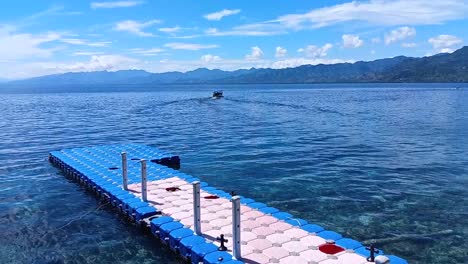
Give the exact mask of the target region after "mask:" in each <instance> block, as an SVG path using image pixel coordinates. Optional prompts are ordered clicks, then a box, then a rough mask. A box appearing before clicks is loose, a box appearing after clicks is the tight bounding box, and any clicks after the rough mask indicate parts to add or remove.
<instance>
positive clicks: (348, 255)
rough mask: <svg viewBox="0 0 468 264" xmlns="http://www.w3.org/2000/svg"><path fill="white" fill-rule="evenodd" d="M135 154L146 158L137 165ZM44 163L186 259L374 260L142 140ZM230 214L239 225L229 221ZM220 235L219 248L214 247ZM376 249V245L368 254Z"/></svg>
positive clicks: (54, 155) (348, 263) (325, 263)
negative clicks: (216, 183)
mask: <svg viewBox="0 0 468 264" xmlns="http://www.w3.org/2000/svg"><path fill="white" fill-rule="evenodd" d="M122 152H125V153H126V155H125V156H126V162H125V161H124V162H122V155H121V153H122ZM141 160H146V162H145V161H143V163H144V168H143V166H142V162H141ZM50 161H51V162H52V163H53V164H54V165H56V166H58V167H59V168H61V169H62V170H63V171H64V172H65V173H66V174H67V175H69V176H71V177H73V178H74V179H76V180H77V181H78V182H79V183H81V184H82V185H84V186H86V187H88V188H89V189H91V190H92V191H93V192H94V193H95V194H96V195H97V196H99V197H101V198H103V199H106V200H108V201H109V202H110V204H112V205H113V206H114V207H116V208H118V209H119V211H120V212H122V213H123V215H126V216H128V217H129V218H130V219H132V221H135V222H136V223H138V224H141V225H143V226H147V227H148V228H149V229H150V230H151V233H152V234H153V235H154V236H155V237H157V238H159V239H160V240H161V241H162V242H163V243H164V244H167V245H168V246H169V247H170V248H171V249H172V250H174V251H175V252H177V253H178V254H179V255H180V256H181V257H182V258H184V259H187V260H190V262H191V263H195V264H198V263H200V262H202V263H206V264H209V263H228V264H237V263H259V264H260V263H286V264H303V263H304V264H315V263H320V264H335V263H340V264H367V263H369V264H371V263H374V262H370V261H368V260H367V258H368V257H369V254H370V251H369V250H368V249H366V247H365V246H364V245H362V244H361V243H360V242H358V241H356V240H353V239H350V238H344V237H342V235H340V234H338V233H336V232H333V231H330V230H325V229H324V228H323V227H321V226H319V225H315V224H311V223H308V222H307V221H305V220H303V219H300V218H295V217H294V216H292V215H291V214H289V213H286V212H281V211H279V210H278V209H276V208H273V207H270V206H268V205H266V204H264V203H261V202H256V201H254V200H252V199H249V198H245V197H242V196H234V197H232V196H231V195H230V194H229V193H227V192H224V191H222V190H219V189H217V188H214V187H210V186H209V185H208V184H207V183H205V182H202V181H201V180H200V179H198V178H195V177H193V176H190V175H188V174H185V173H182V172H180V171H178V170H176V169H177V168H179V164H180V160H179V158H178V157H177V156H173V155H171V154H169V153H165V152H162V151H160V150H158V149H155V148H152V147H149V146H146V145H138V144H122V145H107V146H96V147H89V148H74V149H64V150H61V151H53V152H51V153H50ZM143 170H144V171H145V173H144V176H143V173H142V171H143ZM123 174H125V175H126V176H127V177H126V179H127V182H126V183H124V182H125V180H124V177H123ZM142 177H144V178H145V179H146V182H144V181H142ZM145 183H146V184H145ZM196 188H199V189H198V190H199V191H197V189H196ZM194 193H197V196H195V195H194ZM198 194H199V195H198ZM197 197H198V198H197ZM197 201H198V203H197ZM236 201H237V202H238V205H237V206H238V207H236ZM194 203H195V206H194ZM197 205H199V206H198V207H197ZM197 208H198V209H197ZM236 208H238V209H239V210H238V211H239V214H236V210H235V209H236ZM197 210H198V212H199V215H198V214H196V216H197V217H195V216H194V212H197ZM236 216H237V217H239V218H240V219H238V220H240V225H239V226H237V225H234V226H233V221H234V222H236V218H235V217H236ZM236 226H237V229H236ZM236 232H237V233H236ZM221 235H223V237H224V239H221V238H222V237H221ZM220 240H224V242H223V243H222V244H223V246H225V247H226V248H225V250H220V247H221V242H220ZM236 242H237V245H236ZM379 255H383V252H382V251H381V250H379V251H378V253H377V252H376V253H375V256H379ZM385 256H386V258H387V259H388V260H389V261H390V262H389V263H391V264H407V262H406V261H405V260H403V259H401V258H399V257H396V256H393V255H385ZM234 257H237V259H236V258H234Z"/></svg>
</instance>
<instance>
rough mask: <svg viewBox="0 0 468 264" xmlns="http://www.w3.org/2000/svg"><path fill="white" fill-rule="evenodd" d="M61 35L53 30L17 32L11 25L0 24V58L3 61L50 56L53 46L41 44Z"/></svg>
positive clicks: (54, 39)
mask: <svg viewBox="0 0 468 264" xmlns="http://www.w3.org/2000/svg"><path fill="white" fill-rule="evenodd" d="M60 38H61V35H60V34H58V33H55V32H48V33H43V34H29V33H18V32H17V31H16V29H15V28H14V27H12V26H0V43H1V45H0V59H1V60H3V61H9V60H22V59H31V58H47V57H50V56H52V54H53V53H54V51H55V50H56V49H55V48H45V47H44V46H43V44H47V43H51V42H54V41H57V40H59V39H60Z"/></svg>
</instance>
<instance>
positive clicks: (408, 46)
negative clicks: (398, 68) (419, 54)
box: [401, 42, 418, 48]
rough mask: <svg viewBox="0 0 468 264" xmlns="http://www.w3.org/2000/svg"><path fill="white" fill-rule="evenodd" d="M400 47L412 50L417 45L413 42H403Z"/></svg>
mask: <svg viewBox="0 0 468 264" xmlns="http://www.w3.org/2000/svg"><path fill="white" fill-rule="evenodd" d="M401 46H402V47H403V48H414V47H417V46H418V44H416V43H414V42H405V43H401Z"/></svg>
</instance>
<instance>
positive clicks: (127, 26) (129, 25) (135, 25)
mask: <svg viewBox="0 0 468 264" xmlns="http://www.w3.org/2000/svg"><path fill="white" fill-rule="evenodd" d="M159 23H161V21H160V20H156V19H154V20H150V21H147V22H143V23H140V22H138V21H134V20H125V21H120V22H118V23H117V24H116V25H115V27H114V30H117V31H126V32H129V33H132V34H134V35H137V36H141V37H152V36H154V34H153V33H149V32H144V31H143V30H144V29H145V28H148V27H150V26H152V25H154V24H159Z"/></svg>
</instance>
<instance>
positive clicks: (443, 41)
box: [428, 35, 463, 53]
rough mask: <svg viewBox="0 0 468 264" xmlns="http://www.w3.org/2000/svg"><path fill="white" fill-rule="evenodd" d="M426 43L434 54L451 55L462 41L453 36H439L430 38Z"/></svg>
mask: <svg viewBox="0 0 468 264" xmlns="http://www.w3.org/2000/svg"><path fill="white" fill-rule="evenodd" d="M428 42H429V43H430V44H431V45H432V48H433V49H434V52H436V53H452V52H453V51H455V49H457V48H459V47H460V46H461V45H462V43H463V40H462V39H460V38H458V37H456V36H453V35H439V36H436V37H433V38H430V39H429V40H428Z"/></svg>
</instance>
